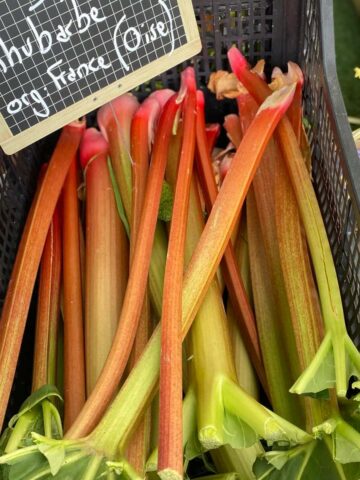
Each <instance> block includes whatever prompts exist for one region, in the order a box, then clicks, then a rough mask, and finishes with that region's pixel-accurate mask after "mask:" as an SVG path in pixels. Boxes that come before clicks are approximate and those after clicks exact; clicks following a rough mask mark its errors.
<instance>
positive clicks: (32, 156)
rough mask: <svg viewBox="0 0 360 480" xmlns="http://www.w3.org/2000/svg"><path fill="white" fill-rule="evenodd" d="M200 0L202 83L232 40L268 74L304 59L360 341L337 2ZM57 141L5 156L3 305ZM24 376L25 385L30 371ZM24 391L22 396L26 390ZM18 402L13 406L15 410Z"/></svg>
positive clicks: (356, 214)
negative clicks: (43, 165) (42, 172)
mask: <svg viewBox="0 0 360 480" xmlns="http://www.w3.org/2000/svg"><path fill="white" fill-rule="evenodd" d="M193 3H194V8H195V13H196V17H197V20H198V24H199V28H200V33H201V37H202V41H203V51H202V53H201V55H199V56H197V57H196V58H194V59H193V60H192V63H193V65H194V67H195V69H196V73H197V79H198V82H199V84H200V85H203V86H204V85H206V82H207V80H208V78H209V75H210V73H211V72H212V71H214V70H217V69H227V68H228V64H227V59H226V52H227V50H228V48H229V47H230V46H231V45H233V44H236V45H237V46H238V47H239V48H241V50H242V51H243V52H244V53H245V54H246V55H247V57H248V58H249V60H250V62H252V63H253V62H255V61H256V60H258V59H260V58H265V60H266V61H267V73H269V72H270V69H271V67H272V66H273V65H278V66H281V67H284V66H285V65H286V62H287V61H288V60H293V61H296V62H298V63H299V64H300V66H301V67H302V69H303V71H304V74H305V79H306V84H305V90H304V110H305V116H306V118H307V120H308V125H309V127H308V134H309V139H310V143H311V149H312V161H313V181H314V186H315V189H316V193H317V196H318V200H319V203H320V207H321V211H322V213H323V217H324V221H325V225H326V228H327V232H328V235H329V239H330V244H331V247H332V251H333V255H334V259H335V263H336V267H337V272H338V277H339V281H340V286H341V292H342V297H343V304H344V309H345V314H346V319H347V324H348V329H349V332H350V335H351V337H352V338H353V340H354V342H355V343H356V345H357V346H358V347H360V305H359V303H360V239H359V227H358V225H359V220H360V162H359V159H358V157H357V152H356V149H355V146H354V143H353V140H352V137H351V131H350V128H349V125H348V123H347V117H346V112H345V107H344V103H343V100H342V96H341V93H340V89H339V85H338V80H337V75H336V67H335V52H334V33H333V10H332V0H291V1H289V0H232V1H227V2H226V1H219V0H194V1H193ZM182 68H183V66H178V67H177V68H174V69H172V70H169V71H168V72H166V73H164V74H163V75H161V77H160V79H154V80H153V81H152V82H149V84H147V85H144V86H142V87H140V89H139V90H140V92H141V93H144V94H146V92H147V91H149V89H153V88H155V86H156V85H159V80H160V83H162V84H163V85H164V86H167V87H170V88H177V87H178V83H179V72H180V71H181V70H182ZM52 145H53V137H51V139H45V140H43V141H42V142H39V143H38V144H37V145H35V146H33V147H30V148H28V149H25V150H23V151H22V152H20V153H19V154H17V155H16V156H14V157H6V156H3V155H0V307H1V305H2V303H3V301H4V297H5V292H6V285H7V282H8V279H9V276H10V272H11V267H12V264H13V261H14V258H15V254H16V249H17V245H18V241H19V239H20V235H21V231H22V227H23V225H24V222H25V217H26V212H27V209H28V207H29V203H30V201H31V198H32V195H33V192H34V188H35V184H36V177H37V175H36V174H37V172H38V170H39V165H40V159H42V160H43V159H44V156H45V157H46V156H47V154H48V152H49V151H51V148H52ZM44 152H45V153H44ZM19 377H21V382H22V386H24V385H25V384H26V378H25V377H24V372H23V371H21V372H19ZM29 384H30V382H29ZM19 390H20V389H19ZM21 390H22V395H21V398H19V401H21V400H23V398H24V397H25V396H26V394H27V392H25V391H23V389H21ZM15 397H16V396H14V395H13V396H12V400H13V401H14V400H16V399H15ZM15 403H17V402H15ZM16 408H17V405H15V404H13V405H12V408H11V410H16Z"/></svg>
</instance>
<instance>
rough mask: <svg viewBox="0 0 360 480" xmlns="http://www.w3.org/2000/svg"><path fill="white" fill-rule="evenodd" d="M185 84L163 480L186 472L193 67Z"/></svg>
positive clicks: (164, 367) (165, 331)
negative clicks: (185, 310) (184, 325)
mask: <svg viewBox="0 0 360 480" xmlns="http://www.w3.org/2000/svg"><path fill="white" fill-rule="evenodd" d="M183 84H184V86H185V88H186V94H185V95H186V98H185V101H184V107H183V108H184V110H183V144H182V147H181V152H180V160H179V167H178V173H177V182H176V187H175V198H174V206H173V213H172V219H171V227H170V234H169V246H168V253H167V261H166V267H165V278H164V297H163V309H162V315H161V363H160V388H159V395H160V397H159V400H160V407H159V412H160V418H159V463H158V474H159V475H160V477H161V478H163V479H164V480H165V479H179V478H182V477H183V453H182V338H181V320H182V306H181V303H182V280H183V274H184V250H185V239H186V224H187V215H188V208H189V193H190V184H191V177H192V167H193V160H194V154H195V124H196V85H195V74H194V70H193V69H191V68H188V69H186V70H185V71H184V73H183Z"/></svg>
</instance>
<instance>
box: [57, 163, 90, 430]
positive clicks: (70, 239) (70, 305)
mask: <svg viewBox="0 0 360 480" xmlns="http://www.w3.org/2000/svg"><path fill="white" fill-rule="evenodd" d="M78 186H79V181H78V163H77V157H74V159H73V161H72V163H71V165H70V168H69V172H68V175H67V177H66V180H65V184H64V190H63V197H62V206H63V292H64V429H65V431H66V430H68V428H69V427H70V426H71V425H72V424H73V422H74V420H75V418H76V417H77V415H78V414H79V412H80V410H81V409H82V407H83V405H84V403H85V398H86V388H85V343H84V323H83V320H84V317H83V297H82V279H81V259H80V238H79V200H78ZM74 365H76V368H74Z"/></svg>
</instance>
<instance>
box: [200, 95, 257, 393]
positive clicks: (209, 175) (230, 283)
mask: <svg viewBox="0 0 360 480" xmlns="http://www.w3.org/2000/svg"><path fill="white" fill-rule="evenodd" d="M197 102H198V110H199V118H198V121H197V125H196V126H197V128H196V137H197V153H198V155H197V160H198V162H197V167H198V169H199V172H200V180H201V181H202V185H203V192H204V196H205V203H206V206H207V210H208V211H211V209H212V206H213V204H214V202H215V199H216V197H217V193H218V191H217V187H216V183H215V178H214V174H213V171H212V166H211V159H210V157H209V155H208V150H207V143H206V132H205V119H204V96H203V94H202V92H200V91H199V92H198V97H197ZM222 266H223V270H222V273H223V276H224V279H225V283H226V286H227V289H228V292H229V295H230V299H231V303H232V305H233V308H235V309H236V314H237V317H238V319H239V323H240V328H241V331H242V336H243V340H244V342H245V345H246V347H247V350H248V353H249V355H250V358H251V361H252V364H253V365H254V368H255V370H256V373H257V375H258V377H259V379H260V381H261V383H262V385H263V387H264V389H265V390H266V389H267V382H266V377H265V373H264V366H263V363H262V357H261V351H260V345H259V339H258V334H257V331H256V323H255V319H254V315H253V313H252V310H251V307H250V305H249V301H248V299H247V296H246V292H245V289H244V285H243V283H242V280H241V277H240V273H239V271H238V268H237V264H236V259H235V254H234V250H233V247H232V244H231V243H229V245H228V247H227V249H226V250H225V254H224V261H223V264H222Z"/></svg>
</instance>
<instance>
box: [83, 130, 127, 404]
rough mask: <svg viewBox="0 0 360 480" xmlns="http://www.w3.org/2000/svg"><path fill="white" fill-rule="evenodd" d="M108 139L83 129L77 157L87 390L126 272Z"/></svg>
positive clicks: (108, 339) (102, 357) (105, 346)
mask: <svg viewBox="0 0 360 480" xmlns="http://www.w3.org/2000/svg"><path fill="white" fill-rule="evenodd" d="M107 154H108V144H107V142H106V140H105V139H104V137H103V136H102V135H101V133H100V132H98V131H97V130H95V129H88V130H86V132H85V134H84V136H83V140H82V143H81V145H80V160H81V165H82V167H83V169H84V173H85V182H86V250H85V255H86V268H85V271H86V294H85V339H86V341H85V345H86V387H87V394H88V395H90V393H91V392H92V390H93V389H94V386H95V384H96V381H97V379H98V377H99V375H100V372H101V370H102V368H103V366H104V363H105V361H106V357H107V355H108V353H109V351H110V348H111V345H112V342H113V338H114V335H115V332H116V328H117V322H118V319H119V315H120V311H121V306H122V303H123V298H124V293H125V288H126V283H127V277H128V269H129V266H128V262H129V253H128V240H127V237H126V233H125V230H124V227H123V225H122V223H121V221H120V218H119V215H118V213H117V210H116V204H115V198H114V194H113V191H112V188H111V181H110V176H109V172H108V167H107Z"/></svg>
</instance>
